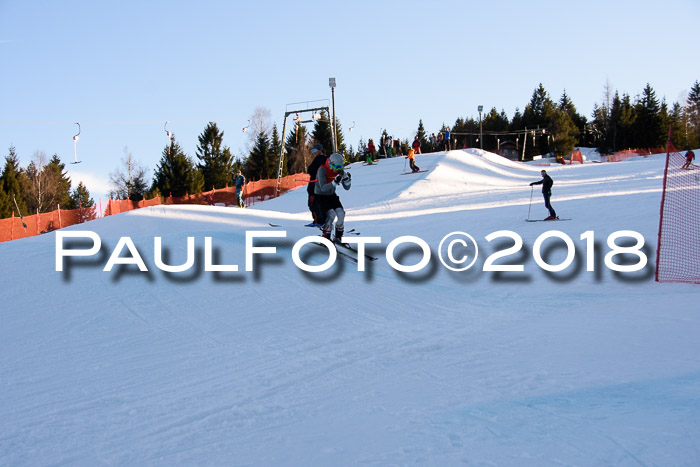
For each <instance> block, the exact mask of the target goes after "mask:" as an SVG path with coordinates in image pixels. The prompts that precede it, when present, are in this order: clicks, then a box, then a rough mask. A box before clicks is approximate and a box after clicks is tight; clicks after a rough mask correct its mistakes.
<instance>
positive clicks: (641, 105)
mask: <svg viewBox="0 0 700 467" xmlns="http://www.w3.org/2000/svg"><path fill="white" fill-rule="evenodd" d="M481 125H482V129H481V131H482V133H483V141H481V142H480V141H479V140H478V138H479V136H478V135H479V132H480V128H479V126H480V122H479V120H476V119H474V118H469V119H463V118H458V119H457V120H456V122H455V123H454V125H453V126H452V128H451V132H452V134H453V135H454V134H455V133H470V134H469V135H459V134H457V135H454V136H453V138H452V141H453V142H455V143H456V144H453V148H454V147H458V148H462V147H480V145H481V144H483V148H484V149H485V150H488V151H494V152H495V151H496V150H497V149H498V146H499V145H502V144H503V143H504V142H505V141H510V142H516V141H514V140H515V138H518V141H517V144H518V146H519V148H522V146H523V139H524V138H523V136H524V135H523V134H522V131H523V130H525V129H527V130H536V129H539V130H542V129H544V131H536V132H535V134H534V135H533V136H531V134H532V133H530V134H528V136H527V138H529V139H528V142H527V145H526V147H525V159H531V158H532V156H533V155H536V154H547V153H553V154H555V155H568V154H570V153H571V151H572V150H573V149H574V148H575V147H577V146H583V147H595V148H597V149H598V151H599V152H600V153H601V154H610V153H613V152H615V151H619V150H623V149H630V148H634V149H655V148H664V147H665V146H666V139H667V137H668V129H669V126H672V127H673V128H674V135H673V141H674V144H675V146H676V147H677V148H679V149H687V148H697V147H698V146H700V83H698V81H696V82H695V83H694V84H693V86H692V88H691V90H690V92H689V93H688V96H687V99H686V102H685V103H683V104H681V103H674V104H673V105H672V106H671V108H670V109H669V106H668V104H667V103H666V101H665V99H663V100H661V101H659V99H658V98H657V97H656V92H655V91H654V89H653V88H652V87H651V85H649V84H647V85H646V87H645V88H644V89H643V90H642V92H641V94H639V95H637V96H635V97H634V98H632V97H631V96H630V95H629V94H626V93H623V94H622V95H620V93H619V92H617V91H614V92H613V91H612V90H611V89H610V86H609V85H606V87H605V90H604V98H603V102H602V103H596V104H595V105H594V109H593V112H592V115H591V119H590V120H589V119H587V118H586V117H585V116H583V115H581V114H579V113H578V111H577V110H576V107H575V106H574V104H573V102H572V101H571V99H570V98H569V96H568V95H567V94H566V91H565V92H564V93H563V94H562V96H561V97H560V98H559V100H558V101H554V100H553V99H552V98H551V97H550V96H549V94H548V93H547V91H546V90H545V89H544V87H543V86H542V84H540V85H539V86H538V87H537V88H536V89H535V90H534V92H533V93H532V98H531V99H530V102H529V103H528V104H527V105H526V106H525V109H524V111H523V112H520V110H519V109H516V111H515V114H514V115H513V118H511V119H509V118H508V116H507V115H506V113H505V112H504V111H501V112H500V113H499V112H498V111H497V110H496V109H495V108H492V109H491V110H490V111H489V112H487V113H485V114H484V115H483V116H482V121H481ZM444 130H445V125H443V127H442V128H441V129H440V132H444ZM509 132H510V133H511V134H510V135H509V134H508V133H509ZM515 132H521V134H519V135H516V134H515ZM416 134H417V135H418V136H419V139H421V143H422V144H421V147H422V148H423V152H429V151H431V150H435V149H438V148H435V147H433V146H434V144H433V142H432V141H431V140H430V138H426V137H425V130H424V129H423V124H422V121H421V122H420V123H419V127H418V131H417V132H416Z"/></svg>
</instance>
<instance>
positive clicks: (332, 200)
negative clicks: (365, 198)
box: [314, 153, 351, 243]
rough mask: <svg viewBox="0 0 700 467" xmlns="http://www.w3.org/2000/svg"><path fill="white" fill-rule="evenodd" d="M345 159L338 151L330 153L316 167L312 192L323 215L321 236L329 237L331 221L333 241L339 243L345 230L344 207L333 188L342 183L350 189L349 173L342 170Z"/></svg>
mask: <svg viewBox="0 0 700 467" xmlns="http://www.w3.org/2000/svg"><path fill="white" fill-rule="evenodd" d="M344 164H345V160H344V159H343V156H341V155H340V154H338V153H334V154H331V155H330V157H328V160H326V163H325V164H324V165H322V166H321V167H319V168H318V172H317V173H316V184H315V187H314V194H315V196H316V199H317V201H318V203H319V206H320V208H321V211H322V212H323V213H324V215H325V222H324V223H323V236H324V237H325V238H327V239H329V240H330V239H331V230H332V229H333V222H336V220H337V222H336V224H335V236H334V239H333V241H334V242H336V243H340V239H341V238H343V233H344V232H345V209H343V205H342V204H341V203H340V198H338V195H337V194H336V192H335V190H336V187H337V186H338V185H342V186H343V188H345V189H346V190H349V189H350V178H351V177H350V173H349V172H345V171H344V170H343V165H344Z"/></svg>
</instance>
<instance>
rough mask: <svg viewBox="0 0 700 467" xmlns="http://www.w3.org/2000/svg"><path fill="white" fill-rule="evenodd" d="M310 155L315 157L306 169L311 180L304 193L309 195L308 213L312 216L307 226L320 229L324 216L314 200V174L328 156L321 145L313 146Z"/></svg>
mask: <svg viewBox="0 0 700 467" xmlns="http://www.w3.org/2000/svg"><path fill="white" fill-rule="evenodd" d="M311 154H313V155H314V156H315V157H314V160H313V161H311V164H309V167H308V169H307V170H306V173H308V174H309V177H310V178H311V180H310V181H309V184H308V185H307V186H306V192H307V193H308V195H309V196H308V206H309V211H311V215H312V216H313V220H312V221H311V223H310V224H307V226H309V227H321V226H323V221H324V220H325V215H324V214H323V212H321V208H320V206H319V204H318V200H317V199H316V195H315V193H314V187H315V186H316V173H317V172H318V168H319V167H322V166H323V164H325V163H326V160H327V159H328V156H327V155H326V151H325V150H324V149H323V145H322V144H321V143H316V144H314V146H313V148H311Z"/></svg>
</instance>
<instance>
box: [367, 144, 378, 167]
mask: <svg viewBox="0 0 700 467" xmlns="http://www.w3.org/2000/svg"><path fill="white" fill-rule="evenodd" d="M376 154H377V149H376V148H375V147H374V141H372V138H370V139H369V142H368V143H367V160H366V162H367V164H370V165H371V164H374V160H373V159H374V158H375V156H376Z"/></svg>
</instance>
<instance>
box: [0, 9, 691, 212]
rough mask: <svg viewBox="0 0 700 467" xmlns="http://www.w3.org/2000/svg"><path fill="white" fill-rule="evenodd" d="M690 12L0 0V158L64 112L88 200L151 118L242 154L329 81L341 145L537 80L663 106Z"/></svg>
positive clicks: (144, 142) (677, 69) (42, 141)
mask: <svg viewBox="0 0 700 467" xmlns="http://www.w3.org/2000/svg"><path fill="white" fill-rule="evenodd" d="M698 18H700V2H698V1H697V0H693V1H683V0H669V1H665V2H658V1H656V2H653V1H606V2H603V1H597V0H592V1H588V2H562V1H531V2H520V1H498V0H496V1H491V2H483V1H480V2H467V1H442V2H440V1H438V2H416V1H374V2H369V1H353V2H328V1H326V2H318V1H298V2H281V1H259V2H235V1H230V2H227V1H207V0H203V1H197V2H181V1H168V2H164V1H150V2H149V1H130V0H127V1H120V2H95V1H61V2H51V1H31V0H24V1H20V0H16V1H15V0H10V1H8V0H0V63H1V66H2V86H0V102H2V105H1V106H0V154H2V156H3V157H4V156H6V155H7V148H9V147H10V146H15V147H16V149H17V152H18V154H19V156H20V161H21V163H22V165H23V166H26V164H27V163H28V162H29V161H30V160H31V159H32V156H33V155H34V153H35V152H36V151H43V152H45V153H46V154H47V155H48V156H49V157H50V156H51V155H52V154H54V153H57V154H58V155H59V156H60V157H61V159H62V160H63V161H64V162H70V161H72V160H73V140H72V137H73V135H74V134H75V133H76V129H77V126H76V125H75V124H74V122H81V135H80V141H79V142H78V158H79V159H80V160H82V163H81V164H78V165H70V166H69V167H68V169H69V174H70V175H71V177H72V180H73V185H74V186H75V185H77V183H78V181H79V180H83V181H84V182H85V183H86V184H87V186H88V189H89V190H90V192H91V194H92V195H93V196H94V197H95V198H96V199H97V198H99V197H103V198H104V197H106V192H107V190H108V179H109V173H111V172H113V171H114V170H115V169H116V168H118V167H120V164H121V162H120V161H121V159H122V157H123V156H124V154H125V148H128V152H130V153H131V154H132V155H133V157H134V158H135V159H136V160H137V161H139V162H140V163H141V164H142V165H144V166H146V167H147V168H148V169H149V174H152V172H153V170H154V169H155V167H156V165H157V163H158V160H159V159H160V157H161V153H162V150H163V148H164V147H165V145H166V144H167V138H166V135H165V131H164V129H163V124H164V122H165V121H166V120H167V121H169V122H171V123H169V124H168V129H169V130H170V131H172V132H174V133H175V135H176V138H177V139H178V141H179V142H180V144H181V145H182V146H183V148H184V149H185V152H186V153H188V154H189V155H190V156H193V157H194V156H195V151H196V145H197V136H198V135H199V134H200V133H201V132H202V130H203V129H204V127H205V125H206V123H207V122H208V121H215V122H217V124H218V125H219V127H220V128H221V129H222V130H223V131H224V144H226V145H227V146H229V147H230V148H231V149H232V151H233V152H234V154H235V155H236V156H244V155H245V154H244V148H245V147H246V142H247V137H248V133H245V134H244V133H243V132H242V131H241V128H242V127H243V126H245V125H246V124H247V121H248V119H249V118H250V117H251V115H252V114H253V113H254V111H255V109H256V108H258V107H263V108H267V109H269V110H270V112H271V115H272V119H273V122H274V123H276V124H277V125H278V127H279V128H280V130H281V127H282V120H283V115H284V112H285V110H286V105H287V104H289V103H294V102H300V101H312V100H319V99H320V100H324V99H325V100H328V101H330V98H331V93H330V88H329V87H328V78H329V77H335V78H336V80H337V88H336V93H335V103H336V112H337V115H338V118H339V119H340V121H341V124H342V125H343V127H344V130H345V138H346V140H347V142H348V143H349V144H352V145H353V146H354V147H356V146H357V142H358V140H359V139H360V138H363V139H364V140H367V139H368V138H377V137H378V136H379V134H380V132H381V130H382V129H384V128H386V129H387V130H388V131H389V133H390V134H393V135H394V136H397V137H401V138H410V137H412V136H413V135H414V134H415V131H416V128H417V126H418V121H419V119H422V120H423V123H424V125H425V127H426V130H428V131H429V132H434V131H437V130H438V129H439V128H440V126H441V125H442V123H445V124H447V125H452V124H453V123H454V121H455V120H456V119H457V118H458V117H465V118H468V117H478V112H477V106H478V105H483V106H484V108H485V109H486V110H488V109H490V108H491V107H496V109H498V110H499V111H500V110H505V112H506V113H507V114H508V116H509V117H512V115H513V113H514V111H515V109H516V107H518V108H520V109H521V110H522V109H523V107H524V106H525V105H526V104H527V102H528V101H529V99H530V97H531V95H532V92H533V90H534V89H535V88H536V87H537V86H538V84H539V83H542V84H543V85H544V87H545V89H546V90H547V91H548V92H549V93H550V95H551V96H552V97H553V98H554V99H558V98H559V97H560V96H561V94H562V92H563V91H564V90H566V92H567V94H568V95H569V96H570V98H571V99H572V101H573V102H574V104H575V105H576V107H577V109H578V111H579V112H580V113H582V114H584V115H586V116H587V117H590V114H591V111H592V108H593V105H594V103H597V102H598V103H599V102H601V101H602V96H603V90H604V86H605V83H606V82H609V83H610V85H611V86H612V88H613V89H615V90H618V91H620V92H621V93H622V92H626V93H629V94H631V95H632V96H634V95H636V94H638V93H640V92H641V90H642V89H643V88H644V86H645V85H646V84H647V83H649V84H651V86H652V87H653V88H654V90H655V91H656V93H657V96H658V97H659V98H664V97H665V98H666V100H667V102H669V103H673V102H676V101H679V100H681V99H682V98H683V97H684V95H685V93H686V92H687V91H688V90H689V89H690V87H691V86H692V84H693V83H694V82H695V81H696V80H700V62H699V61H698V60H697V52H696V49H697V43H698V42H697V40H696V39H694V37H695V35H696V33H695V30H696V29H697V19H698ZM669 38H671V40H672V41H673V42H669ZM353 122H354V124H355V126H354V129H353V131H352V132H349V131H348V128H349V127H350V126H352V125H353Z"/></svg>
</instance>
